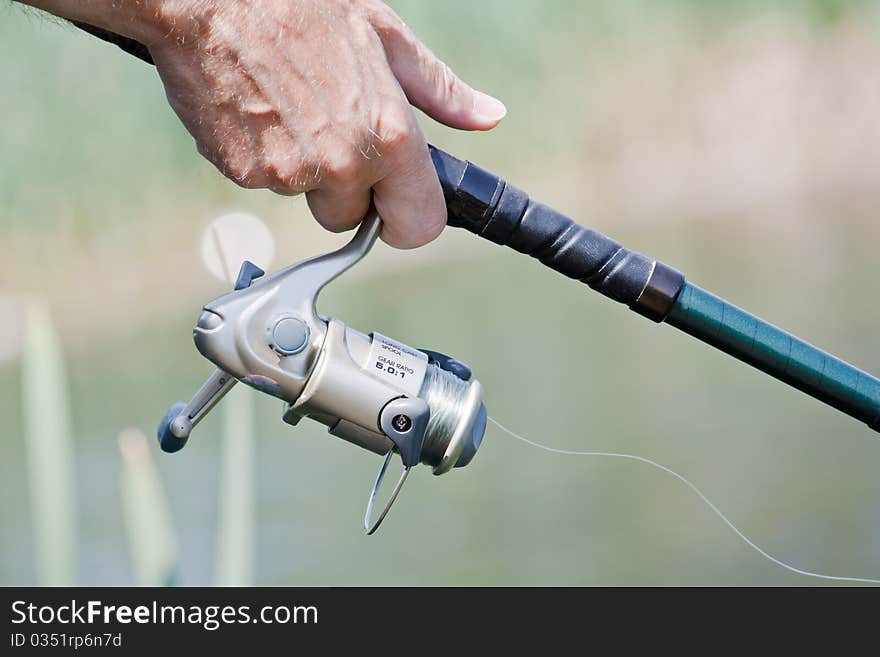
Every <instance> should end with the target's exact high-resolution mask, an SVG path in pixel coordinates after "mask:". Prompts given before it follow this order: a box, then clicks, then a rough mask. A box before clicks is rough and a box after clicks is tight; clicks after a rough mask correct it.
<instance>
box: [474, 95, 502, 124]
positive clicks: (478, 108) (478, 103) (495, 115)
mask: <svg viewBox="0 0 880 657" xmlns="http://www.w3.org/2000/svg"><path fill="white" fill-rule="evenodd" d="M474 113H475V114H477V116H479V117H480V118H481V119H485V120H486V121H500V120H501V119H503V118H504V117H505V116H507V108H506V107H505V106H504V103H502V102H501V101H500V100H498V99H497V98H493V97H492V96H490V95H489V94H484V93H483V92H482V91H474Z"/></svg>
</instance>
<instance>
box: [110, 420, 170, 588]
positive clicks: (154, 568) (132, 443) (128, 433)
mask: <svg viewBox="0 0 880 657" xmlns="http://www.w3.org/2000/svg"><path fill="white" fill-rule="evenodd" d="M119 451H120V453H121V454H122V481H121V488H122V516H123V520H124V522H125V529H126V533H127V534H128V544H129V552H130V554H131V561H132V565H133V567H134V572H135V580H136V581H137V583H138V584H140V585H141V586H171V585H173V584H174V578H175V573H176V568H177V539H176V535H175V532H174V526H173V525H172V522H171V512H170V510H169V506H168V498H167V496H166V495H165V491H164V489H163V487H162V480H161V479H160V478H159V472H158V471H157V469H156V465H155V463H154V462H153V458H152V456H151V454H150V448H149V443H148V441H147V438H146V436H144V434H143V433H141V432H140V431H139V430H137V429H126V430H124V431H122V432H121V433H120V434H119Z"/></svg>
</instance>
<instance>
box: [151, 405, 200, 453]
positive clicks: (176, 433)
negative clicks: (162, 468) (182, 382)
mask: <svg viewBox="0 0 880 657" xmlns="http://www.w3.org/2000/svg"><path fill="white" fill-rule="evenodd" d="M185 408H186V402H182V401H179V402H177V403H176V404H174V405H173V406H172V407H171V408H170V409H168V412H167V413H166V414H165V417H163V418H162V421H161V422H159V427H158V429H157V430H156V437H157V438H158V439H159V447H161V448H162V451H163V452H168V453H169V454H171V453H174V452H176V451H178V450H181V449H183V446H184V445H186V441H187V440H189V432H190V430H192V425H191V423H189V422H185V420H186V418H181V415H182V413H183V411H184V409H185ZM186 424H190V426H189V427H187V426H186Z"/></svg>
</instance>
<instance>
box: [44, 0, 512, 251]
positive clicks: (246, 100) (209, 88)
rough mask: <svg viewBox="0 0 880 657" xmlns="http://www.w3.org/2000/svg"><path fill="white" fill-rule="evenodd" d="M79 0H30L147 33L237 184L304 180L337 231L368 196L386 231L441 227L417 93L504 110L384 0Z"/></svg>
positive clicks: (181, 104) (439, 198)
mask: <svg viewBox="0 0 880 657" xmlns="http://www.w3.org/2000/svg"><path fill="white" fill-rule="evenodd" d="M71 2H72V0H34V1H33V2H31V4H35V5H37V6H42V7H43V8H45V9H48V10H49V11H52V12H53V13H57V14H59V15H62V16H65V17H68V18H73V19H76V20H83V21H84V22H87V23H91V24H94V25H96V26H98V27H102V28H104V29H108V30H111V31H115V32H117V33H119V34H123V35H125V36H129V37H131V38H135V39H137V40H139V41H141V42H142V43H144V44H145V45H146V46H147V47H148V48H149V50H150V54H151V55H152V57H153V60H154V61H155V63H156V66H157V68H158V71H159V75H160V76H161V78H162V81H163V83H164V85H165V91H166V95H167V97H168V101H169V103H170V104H171V107H172V108H173V109H174V111H175V112H176V113H177V115H178V116H179V117H180V119H181V121H182V122H183V124H184V125H185V126H186V128H187V129H188V130H189V132H190V133H191V134H192V136H193V137H194V139H195V141H196V145H197V147H198V150H199V152H200V153H201V154H202V155H203V156H204V157H206V158H207V159H208V160H210V161H211V162H212V163H213V164H214V165H215V166H216V167H217V168H218V169H219V170H220V171H221V172H222V173H223V174H224V175H226V176H227V177H229V178H231V179H232V180H234V181H235V182H236V183H238V184H239V185H241V186H242V187H247V188H268V189H271V190H274V191H275V192H278V193H279V194H296V193H300V192H305V194H306V198H307V200H308V204H309V207H310V209H311V210H312V213H313V214H314V215H315V218H316V219H317V220H318V222H319V223H320V224H321V225H322V226H324V227H325V228H327V229H329V230H332V231H343V230H348V229H350V228H353V227H354V226H356V225H357V224H358V223H359V222H360V220H361V218H362V217H363V216H364V215H365V214H366V212H367V210H368V208H369V204H370V202H371V198H372V202H373V203H374V204H375V207H376V210H377V211H378V213H379V215H380V216H381V217H382V219H383V222H384V224H383V229H382V238H383V239H384V240H385V241H386V242H388V243H389V244H391V245H393V246H397V247H401V248H409V247H416V246H421V245H423V244H425V243H427V242H430V241H431V240H433V239H434V238H435V237H437V236H438V235H439V234H440V232H441V231H442V230H443V227H444V225H445V223H446V206H445V202H444V200H443V195H442V192H441V189H440V185H439V182H438V180H437V176H436V173H435V171H434V168H433V166H432V164H431V159H430V156H429V154H428V149H427V144H426V142H425V138H424V136H423V134H422V131H421V129H420V127H419V124H418V122H417V120H416V117H415V115H414V112H413V109H412V107H411V105H410V103H411V104H412V105H414V106H415V107H418V108H419V109H421V110H422V111H424V112H425V113H426V114H428V115H429V116H431V117H432V118H434V119H436V120H438V121H440V122H442V123H445V124H446V125H449V126H451V127H454V128H459V129H464V130H488V129H491V128H493V127H494V126H495V125H497V124H498V122H499V121H500V120H501V119H502V118H503V117H504V114H505V112H506V110H505V108H504V105H503V104H501V102H500V101H497V100H495V99H494V98H491V97H490V96H487V95H485V94H482V93H480V92H478V91H474V90H472V89H471V88H470V87H469V86H468V85H466V84H465V83H464V82H462V81H461V80H460V79H459V78H458V77H457V76H456V75H455V73H453V72H452V71H451V70H450V68H449V67H448V66H446V65H445V64H444V63H443V62H441V61H440V60H439V59H437V57H435V56H434V55H433V53H431V52H430V51H429V50H428V49H427V48H426V47H425V46H424V45H423V44H422V43H421V42H420V41H419V40H418V39H417V38H416V37H415V36H414V35H413V33H412V32H411V31H410V30H409V28H407V26H406V25H405V24H404V23H403V21H402V20H401V19H400V18H398V16H397V15H396V14H395V13H394V12H393V11H392V10H391V9H390V8H388V7H387V6H386V5H385V4H384V3H382V2H380V1H379V0H224V1H223V2H210V1H207V0H141V1H140V2H133V3H118V2H112V0H87V1H86V2H73V4H72V5H71ZM65 5H71V7H72V8H68V11H67V13H65V7H64V6H65Z"/></svg>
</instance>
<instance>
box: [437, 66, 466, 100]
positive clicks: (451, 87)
mask: <svg viewBox="0 0 880 657" xmlns="http://www.w3.org/2000/svg"><path fill="white" fill-rule="evenodd" d="M434 76H435V77H434V87H435V88H436V89H437V91H438V92H439V93H440V95H441V98H442V99H443V100H445V101H447V102H453V101H455V100H456V99H457V98H458V95H459V91H460V89H461V80H459V78H458V76H457V75H456V74H455V73H454V72H453V70H452V69H451V68H450V67H449V65H448V64H446V63H445V62H442V61H439V60H438V62H437V67H436V72H435V73H434Z"/></svg>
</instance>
